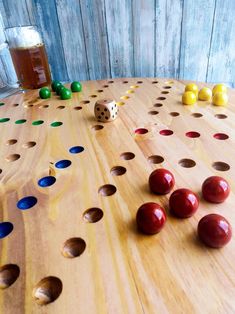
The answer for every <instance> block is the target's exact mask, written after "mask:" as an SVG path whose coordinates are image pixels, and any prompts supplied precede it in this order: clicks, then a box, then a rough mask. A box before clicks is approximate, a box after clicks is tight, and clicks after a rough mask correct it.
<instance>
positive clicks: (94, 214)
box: [83, 207, 104, 223]
mask: <svg viewBox="0 0 235 314" xmlns="http://www.w3.org/2000/svg"><path fill="white" fill-rule="evenodd" d="M103 215H104V213H103V211H102V210H101V209H100V208H97V207H93V208H89V209H87V210H86V211H85V212H84V213H83V219H84V220H85V221H86V222H90V223H95V222H97V221H99V220H101V219H102V217H103Z"/></svg>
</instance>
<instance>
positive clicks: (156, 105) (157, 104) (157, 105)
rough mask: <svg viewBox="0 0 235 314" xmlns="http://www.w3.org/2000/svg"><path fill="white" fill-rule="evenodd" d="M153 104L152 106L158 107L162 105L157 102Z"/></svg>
mask: <svg viewBox="0 0 235 314" xmlns="http://www.w3.org/2000/svg"><path fill="white" fill-rule="evenodd" d="M153 106H154V107H156V108H159V107H162V106H163V104H161V103H159V102H157V103H156V104H154V105H153Z"/></svg>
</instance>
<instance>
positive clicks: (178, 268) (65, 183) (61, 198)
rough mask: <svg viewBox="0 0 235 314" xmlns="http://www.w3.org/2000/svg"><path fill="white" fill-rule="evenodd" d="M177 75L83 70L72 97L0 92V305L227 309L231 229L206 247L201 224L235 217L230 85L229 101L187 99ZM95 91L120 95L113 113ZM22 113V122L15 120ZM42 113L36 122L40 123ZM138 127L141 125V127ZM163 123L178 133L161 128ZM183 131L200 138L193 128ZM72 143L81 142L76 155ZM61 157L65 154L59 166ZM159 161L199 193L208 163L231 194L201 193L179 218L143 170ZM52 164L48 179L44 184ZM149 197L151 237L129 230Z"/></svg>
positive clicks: (6, 308) (2, 308) (234, 254)
mask: <svg viewBox="0 0 235 314" xmlns="http://www.w3.org/2000/svg"><path fill="white" fill-rule="evenodd" d="M184 85H185V82H182V81H176V80H167V81H166V80H165V79H158V78H149V79H145V78H130V79H129V78H125V79H115V80H114V82H113V83H112V82H110V81H107V80H103V81H88V82H83V91H82V92H81V93H74V94H73V98H72V99H71V100H66V101H61V100H59V99H58V97H57V96H55V95H54V94H53V96H52V97H51V99H49V100H42V99H39V98H38V91H30V92H28V93H26V94H21V95H16V96H12V97H10V98H7V99H5V100H1V101H3V102H4V103H5V105H2V106H1V107H0V119H2V118H9V119H10V120H8V121H6V122H1V123H0V130H1V137H0V161H1V162H0V168H1V170H2V171H1V174H0V180H1V181H0V200H1V210H0V220H1V222H7V221H8V222H11V223H12V224H13V226H14V229H13V231H12V232H11V233H10V234H9V235H8V236H6V237H5V238H2V239H1V240H0V267H1V268H0V288H5V289H0V312H1V313H4V314H12V313H14V314H24V313H26V314H31V313H43V314H54V313H60V314H67V313H70V314H73V313H74V314H75V313H83V314H85V313H88V314H90V313H92V314H94V313H100V314H104V313H110V314H111V313H112V314H113V313H153V314H154V313H174V314H175V313H234V311H235V302H234V293H235V267H234V259H235V241H234V237H233V238H232V240H231V242H230V243H229V244H228V245H227V246H226V247H224V248H223V249H218V250H216V249H209V248H207V247H205V246H204V245H203V244H201V243H200V242H199V241H198V239H197V234H196V229H197V224H198V221H199V220H200V218H202V217H203V216H204V215H206V214H209V213H219V214H221V215H223V216H224V217H226V218H227V219H228V220H229V221H230V223H231V225H232V227H233V228H234V226H235V214H234V201H235V197H234V192H235V184H234V175H235V170H234V151H235V138H234V136H235V135H234V127H235V123H234V121H235V110H234V100H235V92H234V91H233V90H229V91H228V94H229V97H230V100H229V105H228V107H227V108H222V107H215V106H212V105H211V104H210V103H208V102H201V101H199V102H198V103H197V104H195V105H193V106H183V105H182V104H181V95H182V92H183V90H184ZM198 85H199V87H201V86H204V85H205V84H201V83H198ZM166 86H170V88H165V87H166ZM128 91H129V92H128ZM130 91H133V92H132V93H131V92H130ZM166 91H167V92H169V93H168V94H164V93H163V92H166ZM127 97H129V98H127ZM102 98H111V99H114V100H115V101H116V102H117V103H118V105H119V117H118V118H117V119H116V120H115V121H114V122H110V123H104V124H102V123H98V122H97V121H96V120H95V118H94V114H93V110H94V104H95V102H96V101H97V100H98V99H102ZM20 119H21V120H22V119H25V120H26V121H25V122H24V123H21V124H16V123H15V122H16V121H18V120H20ZM38 120H41V121H43V123H42V124H38V125H35V121H38ZM0 121H5V120H0ZM21 122H22V121H21ZM53 122H62V123H63V124H61V125H59V126H55V125H56V124H53V125H54V127H53V126H51V123H53ZM18 123H19V122H18ZM32 123H33V124H32ZM98 126H100V127H98ZM137 128H146V129H147V130H148V132H147V133H146V134H143V135H140V134H136V133H135V130H136V129H137ZM164 129H169V130H172V131H173V132H174V133H173V134H172V135H170V136H163V135H160V134H159V131H161V130H164ZM188 131H197V132H199V133H200V137H198V138H189V137H187V136H186V135H185V133H186V132H188ZM215 133H225V134H227V135H228V136H229V138H228V139H226V140H218V139H216V138H214V137H213V135H214V134H215ZM74 146H82V147H83V148H84V150H83V151H81V149H80V151H81V152H80V153H77V154H72V153H70V149H71V147H74ZM131 157H134V158H133V159H131ZM128 159H129V160H128ZM185 159H189V161H187V162H185ZM61 160H68V161H71V165H69V166H68V167H67V168H58V164H57V162H58V161H61ZM190 160H191V161H190ZM153 162H154V163H153ZM218 162H220V164H218ZM221 162H222V163H221ZM67 163H68V162H67ZM56 165H57V166H56ZM187 165H191V166H192V165H194V166H192V167H190V168H188V167H185V166H187ZM113 167H116V168H114V169H113ZM119 167H123V168H125V169H126V171H123V168H119ZM159 167H164V168H167V169H169V170H170V171H172V172H173V174H174V176H175V179H176V186H175V189H176V188H179V187H186V188H189V189H192V190H193V191H195V192H197V193H199V195H200V189H201V184H202V182H203V181H204V180H205V179H206V178H207V177H208V176H210V175H213V174H215V175H220V176H223V177H224V178H226V179H227V180H228V181H229V183H230V186H231V194H230V196H229V198H228V199H227V200H226V202H225V203H223V204H220V205H214V204H209V203H206V202H205V201H203V200H202V199H201V197H200V207H199V210H198V211H197V213H196V214H195V215H194V216H193V217H191V218H189V219H184V220H179V219H176V218H174V217H172V216H171V215H170V214H169V210H168V198H169V195H167V196H156V195H153V194H151V193H150V191H149V189H148V184H147V183H148V177H149V174H150V173H151V171H152V170H154V169H156V168H159ZM215 168H217V169H219V170H216V169H215ZM125 169H124V170H125ZM117 174H122V175H117ZM49 175H50V176H52V177H54V178H56V181H55V183H54V184H53V185H51V186H50V187H41V186H39V185H38V180H40V179H41V178H43V177H45V176H49ZM108 194H111V195H109V196H108ZM27 196H34V197H35V198H37V203H36V204H35V205H34V206H33V207H32V208H30V209H27V210H20V209H19V208H18V207H17V202H18V201H19V200H21V199H22V198H23V197H27ZM148 201H153V202H157V203H159V204H161V205H162V206H163V207H164V208H165V209H166V211H167V223H166V225H165V227H164V229H163V230H162V231H161V232H160V233H159V234H157V235H154V236H146V235H143V234H140V233H139V232H138V231H137V230H136V223H135V216H136V212H137V209H138V208H139V206H140V205H142V204H143V203H145V202H148ZM0 229H1V225H0ZM12 264H13V266H12ZM10 284H11V285H10ZM51 301H54V302H51ZM38 303H42V305H39V304H38ZM45 303H48V304H47V305H45Z"/></svg>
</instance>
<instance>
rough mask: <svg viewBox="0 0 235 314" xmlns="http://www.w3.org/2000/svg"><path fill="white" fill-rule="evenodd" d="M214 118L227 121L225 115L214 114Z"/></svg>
mask: <svg viewBox="0 0 235 314" xmlns="http://www.w3.org/2000/svg"><path fill="white" fill-rule="evenodd" d="M215 117H216V118H217V119H227V118H228V117H227V116H226V114H216V115H215Z"/></svg>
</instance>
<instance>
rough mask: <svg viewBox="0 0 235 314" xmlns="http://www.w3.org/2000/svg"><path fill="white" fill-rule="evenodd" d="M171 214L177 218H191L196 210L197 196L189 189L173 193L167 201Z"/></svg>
mask: <svg viewBox="0 0 235 314" xmlns="http://www.w3.org/2000/svg"><path fill="white" fill-rule="evenodd" d="M169 205H170V210H171V212H172V213H173V214H174V215H175V216H177V217H179V218H188V217H191V216H192V215H193V214H194V213H195V212H196V211H197V209H198V205H199V199H198V196H197V195H196V194H195V193H193V192H192V191H190V190H189V189H178V190H176V191H174V192H173V193H172V194H171V196H170V200H169Z"/></svg>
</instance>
